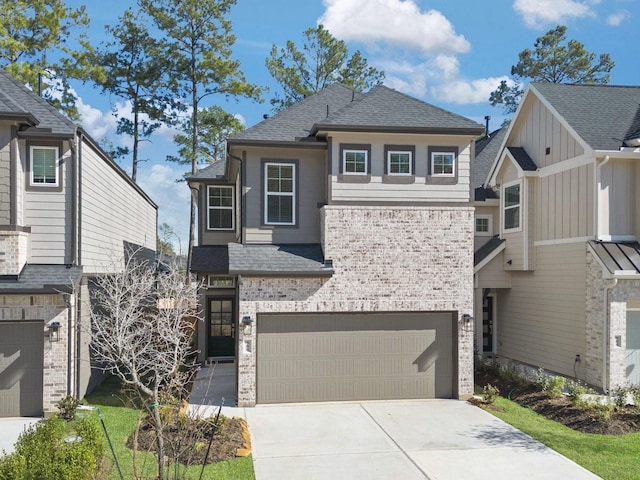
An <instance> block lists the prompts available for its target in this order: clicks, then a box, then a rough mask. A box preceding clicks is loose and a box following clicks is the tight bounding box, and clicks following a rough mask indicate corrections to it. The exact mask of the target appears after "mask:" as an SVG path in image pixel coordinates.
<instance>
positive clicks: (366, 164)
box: [342, 148, 369, 175]
mask: <svg viewBox="0 0 640 480" xmlns="http://www.w3.org/2000/svg"><path fill="white" fill-rule="evenodd" d="M347 153H364V172H347ZM342 174H343V175H369V152H368V151H367V150H359V149H357V148H345V149H343V150H342Z"/></svg>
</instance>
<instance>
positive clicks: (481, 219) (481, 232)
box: [475, 215, 493, 237]
mask: <svg viewBox="0 0 640 480" xmlns="http://www.w3.org/2000/svg"><path fill="white" fill-rule="evenodd" d="M492 223H493V217H492V216H491V215H476V229H475V234H476V235H477V236H479V237H486V236H490V235H491V234H492V233H493V225H492Z"/></svg>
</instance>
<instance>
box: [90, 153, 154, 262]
mask: <svg viewBox="0 0 640 480" xmlns="http://www.w3.org/2000/svg"><path fill="white" fill-rule="evenodd" d="M81 151H82V159H81V162H82V174H81V200H80V204H81V211H80V214H81V232H80V234H81V261H82V265H83V267H84V273H85V274H92V273H104V272H111V271H114V270H115V269H117V268H119V266H121V264H122V263H121V262H122V258H123V254H124V248H123V242H124V241H126V242H129V243H133V244H135V245H140V246H142V247H146V248H149V249H151V250H154V251H155V249H156V248H155V247H156V228H157V225H156V224H157V220H156V218H157V217H156V208H155V206H154V205H153V204H152V203H150V202H149V201H148V200H147V199H146V198H145V197H144V196H143V195H142V194H141V193H140V192H139V191H137V190H136V189H135V188H134V187H133V186H132V185H131V184H130V183H129V181H128V180H127V179H125V178H123V176H122V175H121V172H118V171H117V170H116V167H114V166H113V165H111V164H109V163H108V162H107V161H106V160H105V159H104V158H103V157H102V156H101V155H100V154H99V153H98V151H96V150H95V149H94V148H93V147H92V145H91V144H90V143H88V142H83V144H82V149H81Z"/></svg>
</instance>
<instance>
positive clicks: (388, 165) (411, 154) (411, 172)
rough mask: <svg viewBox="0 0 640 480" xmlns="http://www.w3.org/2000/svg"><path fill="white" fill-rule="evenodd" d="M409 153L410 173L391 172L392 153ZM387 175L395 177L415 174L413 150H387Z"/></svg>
mask: <svg viewBox="0 0 640 480" xmlns="http://www.w3.org/2000/svg"><path fill="white" fill-rule="evenodd" d="M394 153H395V154H398V153H400V154H407V155H409V172H408V173H393V172H391V155H392V154H394ZM387 175H391V176H394V177H396V176H397V177H410V176H412V175H413V152H411V151H410V150H389V151H387Z"/></svg>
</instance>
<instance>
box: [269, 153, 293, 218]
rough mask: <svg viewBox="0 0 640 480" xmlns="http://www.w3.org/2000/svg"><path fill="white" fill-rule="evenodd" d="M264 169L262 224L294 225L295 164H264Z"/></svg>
mask: <svg viewBox="0 0 640 480" xmlns="http://www.w3.org/2000/svg"><path fill="white" fill-rule="evenodd" d="M264 169H265V173H264V183H265V185H264V192H265V199H264V220H265V221H264V223H265V224H267V225H295V223H296V211H295V210H296V206H295V205H296V202H295V195H296V185H295V183H296V182H295V173H296V166H295V164H293V163H265V164H264Z"/></svg>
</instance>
